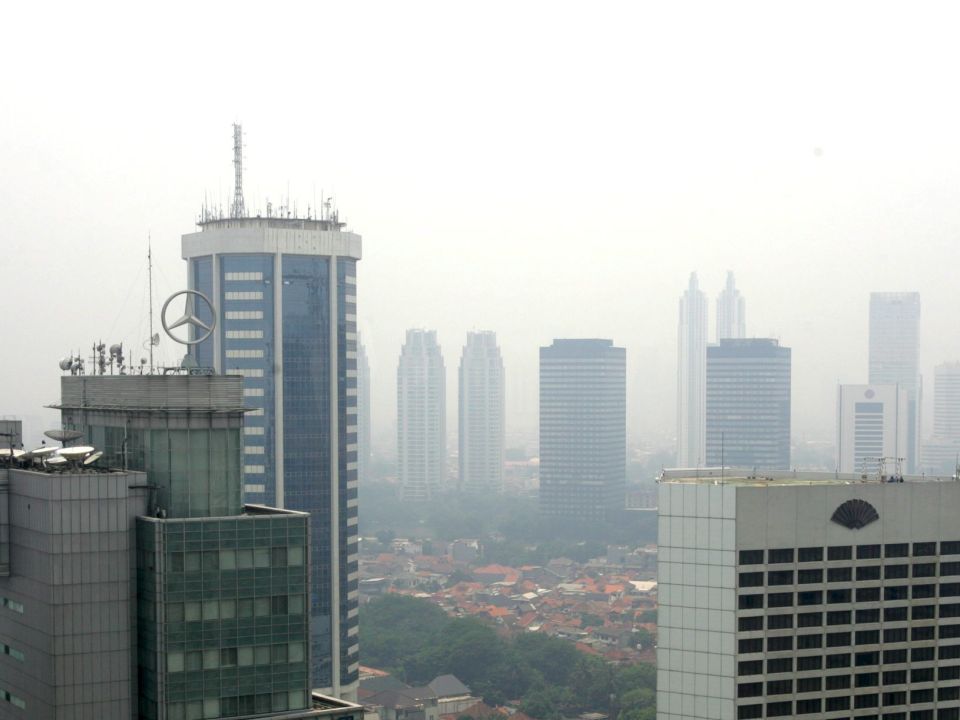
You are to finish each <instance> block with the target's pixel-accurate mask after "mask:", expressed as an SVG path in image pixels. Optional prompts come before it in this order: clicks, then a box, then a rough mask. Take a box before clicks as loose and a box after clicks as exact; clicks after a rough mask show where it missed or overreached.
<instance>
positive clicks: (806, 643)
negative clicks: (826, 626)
mask: <svg viewBox="0 0 960 720" xmlns="http://www.w3.org/2000/svg"><path fill="white" fill-rule="evenodd" d="M822 646H823V635H821V634H820V633H817V634H816V635H797V650H812V649H813V648H818V647H822Z"/></svg>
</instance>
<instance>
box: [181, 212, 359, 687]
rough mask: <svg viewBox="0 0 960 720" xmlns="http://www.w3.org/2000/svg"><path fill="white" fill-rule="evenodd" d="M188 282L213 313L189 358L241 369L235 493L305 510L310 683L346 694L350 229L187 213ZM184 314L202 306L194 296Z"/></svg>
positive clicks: (350, 593) (351, 457)
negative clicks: (190, 223)
mask: <svg viewBox="0 0 960 720" xmlns="http://www.w3.org/2000/svg"><path fill="white" fill-rule="evenodd" d="M182 254H183V257H184V259H185V260H186V261H187V263H188V270H189V271H188V279H189V287H190V289H192V290H196V291H199V292H201V293H203V294H204V296H206V297H207V298H209V299H210V301H211V302H212V305H213V309H214V312H215V313H216V316H217V318H218V322H217V324H216V327H215V329H214V332H213V333H212V334H211V335H210V336H209V337H208V338H207V339H205V340H203V341H202V342H200V343H199V344H197V345H195V346H194V347H193V350H192V357H193V359H194V360H195V362H196V364H197V365H199V366H201V367H211V368H214V369H215V370H216V371H218V372H221V373H224V374H233V375H240V376H242V377H243V379H244V401H245V403H246V404H247V405H248V406H249V407H250V408H251V409H252V410H251V412H248V413H247V416H246V420H245V427H244V429H243V433H244V435H243V474H244V484H243V491H244V499H245V501H246V502H248V503H252V504H263V505H275V506H277V507H281V508H285V509H289V510H297V511H302V512H307V513H309V514H310V516H311V523H310V531H311V547H312V552H311V563H312V567H311V583H312V587H311V601H310V615H311V627H312V633H313V636H312V638H311V645H312V653H311V663H312V667H311V675H312V678H313V680H312V682H313V687H314V688H318V689H323V690H324V691H325V692H329V693H331V694H333V695H336V696H338V697H345V698H349V699H353V698H355V696H356V684H357V681H358V672H359V646H358V644H357V612H358V606H357V603H358V599H359V591H358V586H357V582H358V577H359V576H358V552H357V548H358V535H357V477H358V475H357V473H358V464H359V457H358V432H359V428H358V420H357V415H358V410H359V408H358V403H357V395H358V388H357V326H356V322H357V316H356V313H357V309H356V308H357V304H356V303H357V283H356V266H357V261H358V260H359V259H360V256H361V239H360V236H359V235H356V234H355V233H352V232H349V231H347V230H345V229H344V226H343V223H341V222H339V221H338V220H337V218H336V216H335V215H333V216H332V217H330V218H329V219H313V218H309V219H307V218H295V217H289V216H287V217H273V216H271V217H247V218H244V217H240V218H218V219H209V220H204V221H201V223H200V231H199V232H195V233H191V234H188V235H184V236H183V246H182ZM196 312H197V315H198V317H199V318H200V319H201V320H202V321H204V322H206V323H207V324H210V323H211V322H212V321H213V315H212V313H210V312H209V311H208V310H207V309H206V308H205V306H204V305H203V304H202V303H197V306H196Z"/></svg>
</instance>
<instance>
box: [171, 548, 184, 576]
mask: <svg viewBox="0 0 960 720" xmlns="http://www.w3.org/2000/svg"><path fill="white" fill-rule="evenodd" d="M169 558H170V571H171V572H183V553H182V552H172V553H170V555H169Z"/></svg>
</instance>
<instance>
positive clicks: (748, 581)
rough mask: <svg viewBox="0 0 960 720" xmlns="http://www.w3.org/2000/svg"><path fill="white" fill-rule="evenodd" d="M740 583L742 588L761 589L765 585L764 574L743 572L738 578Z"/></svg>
mask: <svg viewBox="0 0 960 720" xmlns="http://www.w3.org/2000/svg"><path fill="white" fill-rule="evenodd" d="M738 580H739V582H740V587H742V588H748V587H761V586H762V585H763V573H762V572H743V573H740V577H739V578H738Z"/></svg>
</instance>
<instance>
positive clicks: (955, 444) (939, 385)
mask: <svg viewBox="0 0 960 720" xmlns="http://www.w3.org/2000/svg"><path fill="white" fill-rule="evenodd" d="M922 455H923V457H922V461H923V470H924V472H933V473H943V472H951V473H952V472H956V469H957V466H958V465H960V362H949V363H941V364H940V365H937V367H936V368H934V371H933V436H932V437H930V438H927V440H926V441H925V442H924V443H923V453H922Z"/></svg>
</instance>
